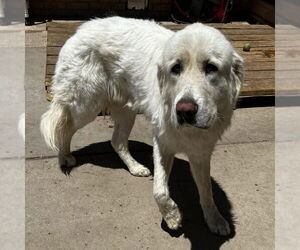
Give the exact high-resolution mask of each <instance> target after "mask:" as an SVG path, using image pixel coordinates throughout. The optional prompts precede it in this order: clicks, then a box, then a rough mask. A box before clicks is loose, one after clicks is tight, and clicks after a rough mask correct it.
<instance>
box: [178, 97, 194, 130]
mask: <svg viewBox="0 0 300 250" xmlns="http://www.w3.org/2000/svg"><path fill="white" fill-rule="evenodd" d="M197 111H198V105H197V104H196V103H195V101H193V100H191V99H182V100H180V101H179V102H178V103H177V104H176V113H177V117H178V121H179V123H181V124H182V123H184V122H186V123H190V124H192V123H194V122H195V116H196V114H197Z"/></svg>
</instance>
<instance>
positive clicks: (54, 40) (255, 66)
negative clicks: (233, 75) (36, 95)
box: [45, 21, 275, 99]
mask: <svg viewBox="0 0 300 250" xmlns="http://www.w3.org/2000/svg"><path fill="white" fill-rule="evenodd" d="M81 23H82V22H79V21H78V22H70V21H56V22H48V23H47V31H48V38H47V66H46V80H45V86H46V89H49V87H50V86H51V78H52V76H53V73H54V68H55V63H56V61H57V57H58V53H59V51H60V49H61V47H62V46H63V44H64V43H65V41H66V40H67V39H68V38H69V37H70V36H72V35H73V34H74V32H75V31H76V29H77V27H78V26H79V25H80V24H81ZM162 25H163V26H165V27H166V28H168V29H171V30H174V31H176V30H180V29H183V28H184V27H185V26H186V25H183V24H174V23H162ZM209 25H210V26H213V27H215V28H217V29H219V30H220V31H221V32H223V33H224V34H225V35H226V37H227V38H228V39H229V40H230V41H231V42H232V44H233V46H234V47H235V48H236V49H237V50H238V51H239V52H240V54H241V55H242V56H243V57H244V58H245V68H246V72H245V81H244V85H243V88H242V91H241V96H261V95H274V94H275V71H274V69H275V63H274V60H275V51H274V43H275V41H274V40H275V39H274V29H273V28H272V27H270V26H267V25H250V24H245V23H230V24H209ZM245 43H249V44H250V45H251V50H250V51H249V52H244V51H243V47H244V45H245ZM49 99H51V97H49Z"/></svg>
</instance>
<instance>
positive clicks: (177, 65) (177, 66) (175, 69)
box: [171, 63, 182, 75]
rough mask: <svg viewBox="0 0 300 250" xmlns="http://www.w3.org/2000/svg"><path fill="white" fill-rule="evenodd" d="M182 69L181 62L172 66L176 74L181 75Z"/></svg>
mask: <svg viewBox="0 0 300 250" xmlns="http://www.w3.org/2000/svg"><path fill="white" fill-rule="evenodd" d="M181 71H182V66H181V64H180V63H176V64H175V65H174V66H173V67H172V68H171V72H172V73H173V74H175V75H179V74H180V73H181Z"/></svg>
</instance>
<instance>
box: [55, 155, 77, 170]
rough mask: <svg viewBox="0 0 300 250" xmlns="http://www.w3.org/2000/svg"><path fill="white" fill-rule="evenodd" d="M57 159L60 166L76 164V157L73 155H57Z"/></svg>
mask: <svg viewBox="0 0 300 250" xmlns="http://www.w3.org/2000/svg"><path fill="white" fill-rule="evenodd" d="M58 160H59V165H60V166H65V167H73V166H75V165H76V159H75V157H74V156H73V155H71V154H70V155H68V156H65V155H59V157H58Z"/></svg>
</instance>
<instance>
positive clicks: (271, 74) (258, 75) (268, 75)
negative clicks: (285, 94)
mask: <svg viewBox="0 0 300 250" xmlns="http://www.w3.org/2000/svg"><path fill="white" fill-rule="evenodd" d="M250 79H275V71H274V70H261V71H246V72H245V80H250Z"/></svg>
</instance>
